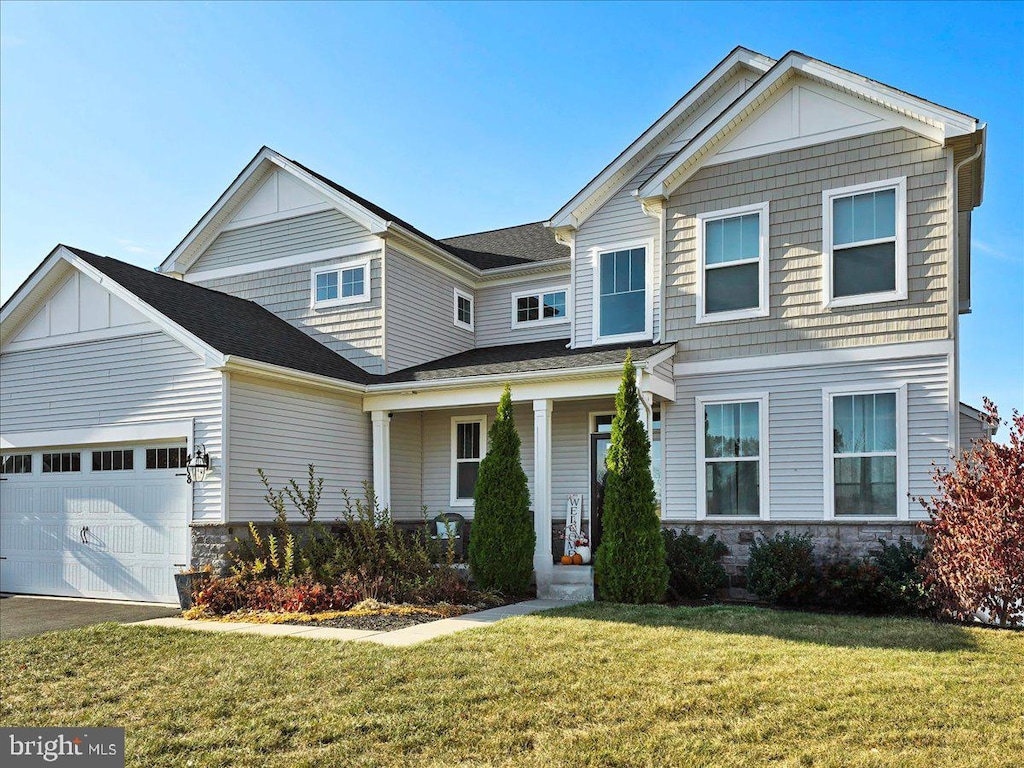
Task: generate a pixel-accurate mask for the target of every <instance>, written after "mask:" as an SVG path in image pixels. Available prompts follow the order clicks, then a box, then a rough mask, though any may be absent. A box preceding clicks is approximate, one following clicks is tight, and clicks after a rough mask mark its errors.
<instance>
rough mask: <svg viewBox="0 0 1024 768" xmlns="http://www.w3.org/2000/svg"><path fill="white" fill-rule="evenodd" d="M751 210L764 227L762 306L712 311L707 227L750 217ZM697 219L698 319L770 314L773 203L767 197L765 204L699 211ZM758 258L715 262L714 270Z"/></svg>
mask: <svg viewBox="0 0 1024 768" xmlns="http://www.w3.org/2000/svg"><path fill="white" fill-rule="evenodd" d="M751 213H756V214H758V226H759V230H760V237H759V238H758V239H759V242H760V248H759V250H758V256H757V259H756V261H757V284H758V305H757V306H756V307H750V308H748V309H733V310H730V311H728V312H711V313H708V312H706V311H705V308H704V300H705V298H706V295H707V292H706V288H705V283H706V278H705V274H706V271H707V269H708V266H707V264H706V259H705V253H704V246H705V242H706V239H705V227H706V226H707V224H708V223H709V222H712V221H719V220H721V219H733V218H736V217H738V216H747V215H749V214H751ZM696 219H697V322H698V323H723V322H728V321H730V320H747V319H750V318H755V317H768V315H769V312H770V306H769V296H768V280H769V275H770V270H769V255H770V253H771V246H770V241H769V232H770V221H769V204H768V201H767V200H766V201H765V202H763V203H755V204H753V205H741V206H739V207H736V208H727V209H725V210H721V211H710V212H708V213H698V214H697V216H696ZM754 261H755V259H743V260H742V261H727V262H724V263H722V264H715V265H713V266H711V269H719V268H721V267H735V266H739V265H740V264H753V263H754Z"/></svg>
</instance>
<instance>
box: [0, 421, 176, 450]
mask: <svg viewBox="0 0 1024 768" xmlns="http://www.w3.org/2000/svg"><path fill="white" fill-rule="evenodd" d="M193 429H194V422H193V420H192V419H180V420H177V421H142V422H137V423H133V424H103V425H97V426H95V427H78V428H73V429H46V430H39V431H36V432H9V433H7V434H5V435H0V448H3V449H4V450H5V451H6V450H18V449H22V448H49V447H58V446H78V445H90V444H101V443H136V442H139V441H144V440H173V439H177V438H184V439H186V440H187V441H188V447H189V452H191V450H192V435H193Z"/></svg>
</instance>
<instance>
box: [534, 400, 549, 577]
mask: <svg viewBox="0 0 1024 768" xmlns="http://www.w3.org/2000/svg"><path fill="white" fill-rule="evenodd" d="M533 529H534V531H535V532H536V534H537V546H536V549H534V552H533V568H534V571H535V572H536V574H537V596H538V597H541V596H543V595H544V592H545V589H546V588H547V587H548V586H549V585H550V584H551V577H552V571H553V570H554V569H553V566H552V560H551V401H550V400H534V401H533Z"/></svg>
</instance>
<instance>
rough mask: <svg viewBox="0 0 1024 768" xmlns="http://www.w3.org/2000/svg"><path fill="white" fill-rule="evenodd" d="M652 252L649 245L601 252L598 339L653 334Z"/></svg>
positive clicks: (631, 337)
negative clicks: (650, 276) (650, 280)
mask: <svg viewBox="0 0 1024 768" xmlns="http://www.w3.org/2000/svg"><path fill="white" fill-rule="evenodd" d="M649 256H650V246H649V245H635V246H629V247H621V248H616V249H615V250H607V251H599V252H598V253H597V258H596V262H597V264H596V269H597V280H596V283H597V285H596V289H597V290H596V291H595V293H596V302H595V303H596V307H595V310H596V312H595V314H596V315H597V316H596V318H595V330H596V332H595V334H594V336H595V339H594V340H595V341H620V340H627V339H640V338H649V337H650V335H651V301H652V300H651V287H650V285H649V284H648V283H649V280H648V277H649V273H650V264H648V258H649Z"/></svg>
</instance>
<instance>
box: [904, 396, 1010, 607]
mask: <svg viewBox="0 0 1024 768" xmlns="http://www.w3.org/2000/svg"><path fill="white" fill-rule="evenodd" d="M985 412H986V417H987V419H988V420H989V423H991V424H992V425H993V426H995V425H998V424H999V423H1000V420H999V412H998V410H997V408H996V406H995V404H994V403H993V402H992V401H991V400H989V399H988V398H985ZM1008 426H1009V427H1010V440H1009V443H1008V444H1005V445H1003V444H1000V443H996V442H993V441H991V440H980V441H975V443H974V445H973V447H972V448H971V450H969V451H965V452H963V453H962V454H961V455H960V456H959V457H957V458H956V459H954V460H953V462H952V465H951V466H950V467H949V468H946V467H936V469H935V472H934V475H933V477H934V480H935V484H936V487H937V489H938V493H937V494H936V495H935V496H934V497H933V498H930V499H923V498H922V499H919V501H920V502H921V504H922V505H923V506H924V507H925V509H927V510H928V514H929V516H930V517H931V521H930V522H928V523H926V524H925V530H926V531H927V532H928V537H929V543H930V551H929V553H928V557H927V559H926V560H925V572H926V575H927V579H926V583H927V584H928V585H929V586H932V587H934V588H935V596H936V598H937V599H938V600H939V601H940V604H941V607H942V609H943V610H944V611H945V612H946V613H947V614H949V615H950V616H952V617H954V618H958V619H971V618H972V617H973V616H974V615H975V613H976V612H977V611H985V612H986V613H988V614H989V616H991V617H992V618H993V619H995V621H997V622H998V623H999V624H1000V625H1003V626H1007V625H1014V626H1015V625H1018V624H1021V623H1022V622H1024V414H1021V413H1019V412H1017V411H1014V412H1013V418H1012V420H1011V423H1010V424H1009V425H1008Z"/></svg>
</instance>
